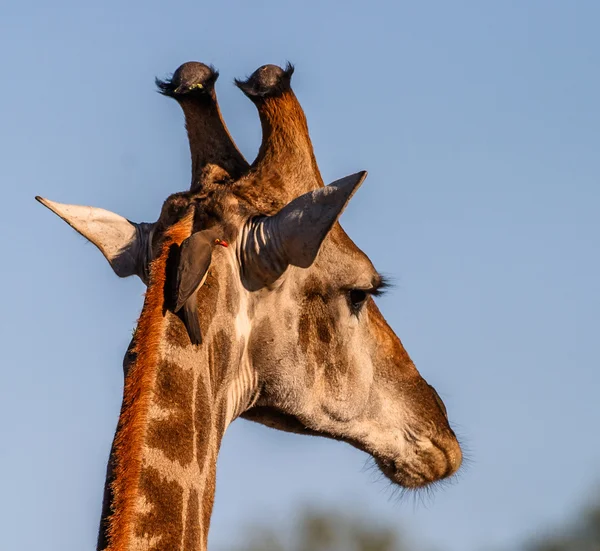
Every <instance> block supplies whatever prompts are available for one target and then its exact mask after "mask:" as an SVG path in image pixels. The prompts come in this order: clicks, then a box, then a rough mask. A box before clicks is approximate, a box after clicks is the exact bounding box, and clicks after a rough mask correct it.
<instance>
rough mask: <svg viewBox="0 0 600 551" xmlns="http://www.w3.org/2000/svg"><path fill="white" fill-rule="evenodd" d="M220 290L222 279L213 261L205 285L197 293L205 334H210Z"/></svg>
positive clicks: (199, 312)
mask: <svg viewBox="0 0 600 551" xmlns="http://www.w3.org/2000/svg"><path fill="white" fill-rule="evenodd" d="M221 269H222V268H221ZM220 292H221V281H220V273H219V268H218V266H216V265H215V264H214V263H213V265H212V266H211V267H210V269H209V270H208V274H207V276H206V281H205V282H204V285H203V286H202V287H201V288H200V290H199V291H198V294H197V295H196V300H197V302H198V315H199V316H200V328H201V330H202V334H203V335H208V330H209V328H210V325H211V323H212V320H213V318H214V316H215V312H216V311H217V306H218V303H219V293H220Z"/></svg>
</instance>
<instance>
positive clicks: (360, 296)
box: [348, 289, 369, 314]
mask: <svg viewBox="0 0 600 551" xmlns="http://www.w3.org/2000/svg"><path fill="white" fill-rule="evenodd" d="M368 296H369V295H368V294H367V292H366V291H363V290H362V289H351V290H350V291H348V302H349V303H350V310H352V313H353V314H358V312H359V311H360V309H361V308H362V306H363V305H364V303H365V302H366V300H367V298H368Z"/></svg>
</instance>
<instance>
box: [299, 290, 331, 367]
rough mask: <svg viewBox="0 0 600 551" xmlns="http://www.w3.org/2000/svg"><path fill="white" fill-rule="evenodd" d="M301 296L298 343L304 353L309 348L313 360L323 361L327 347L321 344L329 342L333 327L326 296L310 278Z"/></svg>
mask: <svg viewBox="0 0 600 551" xmlns="http://www.w3.org/2000/svg"><path fill="white" fill-rule="evenodd" d="M303 297H304V298H303V301H302V306H301V309H300V320H299V322H298V344H299V345H300V349H301V350H302V352H304V353H305V354H306V353H308V352H309V350H310V352H311V353H312V355H313V356H314V357H315V360H316V361H317V362H318V363H323V362H324V361H325V358H326V356H327V347H326V346H323V344H329V343H331V340H332V336H333V329H334V321H333V320H332V319H331V314H330V313H329V312H328V309H327V302H328V296H327V294H326V293H325V292H324V291H322V290H321V288H320V286H319V284H318V282H317V281H316V280H314V279H312V278H311V279H309V280H308V281H307V282H306V286H305V288H304V291H303ZM316 341H319V342H316ZM311 345H312V346H311Z"/></svg>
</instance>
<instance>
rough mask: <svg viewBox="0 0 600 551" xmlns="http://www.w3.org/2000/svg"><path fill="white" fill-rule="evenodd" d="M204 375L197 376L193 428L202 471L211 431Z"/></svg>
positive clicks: (210, 413)
mask: <svg viewBox="0 0 600 551" xmlns="http://www.w3.org/2000/svg"><path fill="white" fill-rule="evenodd" d="M205 379H206V374H205V373H201V374H200V375H199V376H198V389H197V391H196V400H195V403H196V405H195V409H196V411H195V416H194V428H195V431H196V461H197V462H198V466H199V467H200V469H201V470H202V468H203V467H204V462H205V461H206V456H207V453H208V449H209V446H210V434H211V430H212V410H211V403H212V398H211V397H210V396H209V393H208V389H207V388H206V380H205Z"/></svg>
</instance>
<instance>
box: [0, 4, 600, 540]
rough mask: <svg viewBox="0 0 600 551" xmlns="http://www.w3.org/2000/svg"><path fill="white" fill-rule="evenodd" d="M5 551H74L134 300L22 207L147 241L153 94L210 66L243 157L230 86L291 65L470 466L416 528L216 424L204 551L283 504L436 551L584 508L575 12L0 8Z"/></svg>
mask: <svg viewBox="0 0 600 551" xmlns="http://www.w3.org/2000/svg"><path fill="white" fill-rule="evenodd" d="M1 13H2V16H1V17H0V51H1V52H2V66H3V85H2V86H1V87H0V105H2V117H1V120H2V123H1V127H0V128H1V130H0V151H2V164H1V167H2V168H1V172H2V182H3V187H2V189H3V204H4V209H3V216H2V233H3V234H4V236H5V237H4V240H3V243H4V258H5V262H4V263H3V265H2V270H0V283H1V284H2V286H3V288H4V289H5V295H4V299H3V309H4V312H5V316H4V323H3V330H2V332H1V333H0V335H1V337H0V338H1V339H2V345H3V346H2V348H3V350H4V351H5V355H6V356H7V357H5V361H4V362H3V365H4V368H3V370H2V373H3V376H4V383H3V384H2V385H1V386H0V420H1V421H0V423H1V427H0V430H1V432H2V434H3V438H2V443H0V464H1V465H2V467H3V472H4V476H3V481H4V487H3V495H4V499H3V500H2V503H0V517H1V518H2V519H3V525H4V527H5V528H4V534H3V541H4V545H5V546H6V549H19V550H23V551H27V550H36V549H42V548H44V549H51V550H54V549H56V550H58V549H60V550H61V551H69V550H80V549H91V548H92V547H93V545H94V542H95V538H96V531H97V524H98V518H99V514H100V505H101V496H102V485H103V479H104V468H105V461H106V457H107V454H108V450H109V447H110V442H111V439H112V435H113V431H114V427H115V424H116V421H117V417H118V411H119V406H120V401H121V389H122V371H121V362H122V357H123V354H124V351H125V348H126V346H127V344H128V342H129V337H130V334H131V330H132V328H133V326H134V324H135V320H136V318H137V316H138V314H139V311H140V308H141V305H142V297H143V292H144V288H143V286H142V284H141V283H140V282H139V281H138V280H137V279H128V280H119V279H118V278H117V277H116V276H114V274H113V273H112V271H111V270H110V268H109V266H108V264H107V263H106V262H105V260H104V259H103V258H102V256H101V255H100V254H99V253H98V252H97V250H96V249H95V248H94V247H93V246H91V245H89V244H87V243H85V241H84V240H83V239H82V238H81V237H79V236H78V235H77V234H75V232H73V231H72V230H71V229H70V228H68V227H67V226H66V224H64V223H62V222H61V221H60V220H59V219H58V218H56V217H54V216H53V215H52V214H51V213H50V212H48V211H46V210H45V209H43V207H41V206H40V205H39V204H37V203H36V202H35V201H34V200H33V197H34V195H36V194H39V195H42V196H46V197H49V198H51V199H53V200H57V201H63V202H71V203H79V204H91V205H95V206H99V207H104V208H108V209H111V210H114V211H116V212H118V213H120V214H123V215H125V216H127V217H128V218H130V219H132V220H138V221H152V220H155V219H156V217H157V215H158V213H159V209H160V206H161V204H162V201H163V200H164V198H165V197H166V196H167V195H168V194H170V193H171V192H173V191H177V190H182V189H184V188H185V187H186V186H187V185H188V182H189V158H188V150H187V141H186V136H185V132H184V130H183V123H182V115H181V113H180V110H179V107H178V106H177V105H176V104H175V102H173V101H170V100H168V99H166V98H163V97H161V96H159V95H158V94H157V93H155V91H154V84H153V79H154V77H155V76H161V77H163V76H166V75H168V74H169V73H171V72H172V71H173V70H174V69H175V68H176V67H177V66H178V65H180V64H181V63H182V62H184V61H189V60H199V61H204V62H211V63H214V64H215V65H216V66H217V67H218V69H219V70H220V72H221V78H220V80H219V82H218V86H217V91H218V94H219V98H220V102H221V106H222V109H223V111H224V115H225V117H226V119H227V122H228V125H229V128H230V130H231V131H232V134H233V135H234V137H235V139H236V141H237V143H238V145H239V146H240V148H241V150H242V151H243V153H244V154H245V155H246V156H247V158H248V159H253V158H254V155H255V154H256V152H257V149H258V145H259V143H260V126H259V123H258V119H257V116H256V113H255V109H254V107H253V106H252V105H251V104H250V102H249V101H248V100H247V99H245V98H244V97H243V95H242V94H241V93H240V92H239V91H238V90H236V89H235V88H234V87H233V85H232V79H233V78H234V77H243V76H245V75H247V74H249V73H251V72H252V71H253V70H254V69H256V68H257V67H258V66H260V65H262V64H265V63H279V64H283V63H284V62H285V61H286V60H290V61H292V62H294V63H295V64H296V73H295V75H294V81H293V84H294V88H295V90H296V92H297V95H298V97H299V99H300V101H301V102H302V104H303V106H304V108H305V111H306V114H307V117H308V121H309V126H310V129H311V135H312V138H313V142H314V146H315V151H316V155H317V159H318V160H319V163H320V166H321V170H322V172H323V175H324V177H325V179H326V180H329V181H331V180H334V179H336V178H338V177H340V176H343V175H345V174H348V173H351V172H354V171H356V170H361V169H366V170H368V171H369V177H368V179H367V181H366V183H365V184H364V185H363V187H362V188H361V190H360V191H359V192H358V193H357V195H356V196H355V198H354V199H353V200H352V202H351V204H350V206H349V208H348V209H347V211H346V213H345V214H344V216H343V217H342V224H343V225H344V227H345V229H346V230H347V231H348V233H349V234H350V236H351V237H352V238H353V239H354V240H355V241H356V242H357V243H358V244H359V245H360V246H361V247H362V248H363V249H364V250H365V251H366V252H367V253H368V254H369V255H370V257H371V258H372V260H373V261H374V262H375V264H376V266H377V267H378V269H379V270H380V271H381V272H383V273H386V274H388V275H390V276H392V277H393V278H394V279H395V280H396V287H395V289H394V291H393V292H391V293H389V294H388V295H386V296H385V297H382V298H381V299H380V300H379V302H380V305H381V308H382V310H383V312H384V314H385V315H386V317H387V318H388V320H389V321H390V323H391V324H392V326H393V327H394V328H395V330H396V332H397V333H398V335H399V336H400V337H401V338H402V340H403V342H404V344H405V346H406V348H407V350H408V351H409V353H410V354H411V355H412V357H413V359H414V361H415V362H416V364H417V366H418V367H419V369H420V371H421V373H422V374H423V375H424V376H425V377H426V378H427V380H428V381H429V382H430V383H431V384H433V385H434V386H435V387H436V388H437V389H438V391H439V393H440V395H441V396H442V397H443V398H444V400H445V402H446V405H447V406H448V409H449V413H450V418H451V421H453V423H454V424H455V426H456V427H457V428H458V432H459V434H460V435H461V436H462V438H463V440H464V441H465V442H466V444H467V446H468V449H469V450H470V453H469V455H470V457H471V459H472V461H471V464H470V466H469V467H468V468H466V469H465V470H464V471H463V473H462V474H461V476H460V477H459V479H458V481H457V483H456V484H454V485H452V486H450V487H448V488H446V489H443V490H440V491H438V492H437V493H436V494H435V496H434V497H433V498H432V499H428V500H426V503H425V504H424V505H416V506H413V502H412V501H411V500H409V501H407V502H406V503H400V504H397V503H395V502H394V501H390V500H389V492H388V491H387V490H386V486H385V484H382V483H377V482H374V481H373V476H372V475H370V474H369V473H365V472H363V470H362V468H363V465H364V460H365V456H364V455H363V454H362V453H360V452H358V451H356V450H353V449H350V448H349V447H348V446H345V445H343V444H341V443H337V442H329V441H325V440H321V439H314V438H308V437H300V436H293V435H287V434H283V433H278V432H275V431H270V430H268V429H265V428H263V427H260V426H257V425H252V424H250V423H247V422H244V421H238V422H236V423H234V425H233V426H232V427H231V428H230V430H229V432H228V434H227V435H226V438H225V442H224V446H223V449H222V453H221V458H220V464H219V473H218V489H217V499H216V507H215V513H214V517H213V526H212V533H211V543H212V544H213V545H214V547H213V548H214V549H227V548H228V543H229V542H231V541H232V538H234V536H235V535H236V534H237V533H238V532H239V530H240V529H241V527H243V526H245V525H246V524H249V523H252V522H253V521H259V522H266V523H271V524H280V523H285V522H288V521H289V518H290V514H291V513H292V512H293V511H295V510H296V508H297V507H298V506H299V505H301V504H304V503H318V504H322V505H324V506H331V507H344V508H347V509H350V510H352V511H355V512H357V513H359V514H364V515H368V516H370V517H380V518H382V519H385V520H388V521H390V522H392V523H397V525H398V527H399V528H400V529H402V528H406V530H408V531H409V533H410V534H411V535H412V537H413V539H414V540H415V541H419V542H423V543H425V544H427V545H428V546H429V547H430V548H438V549H445V550H448V551H474V550H476V549H484V548H485V549H490V548H496V549H498V548H501V547H504V548H511V547H512V546H513V545H514V544H515V542H517V541H519V540H520V539H521V538H522V537H525V536H527V535H530V534H532V533H536V532H541V531H543V530H545V529H546V528H548V527H552V526H554V525H556V523H558V522H560V521H561V520H562V519H565V518H566V517H568V516H569V515H571V514H573V513H574V512H575V511H576V510H577V507H578V506H579V504H580V503H582V501H585V500H586V499H588V498H590V497H591V496H592V495H594V493H597V490H598V487H599V486H598V485H599V484H600V439H598V438H597V435H598V422H599V421H600V401H599V400H598V389H599V388H600V365H599V361H598V353H597V342H598V334H599V330H600V319H599V317H600V314H599V312H600V290H599V286H600V255H599V254H598V252H599V245H600V220H599V217H598V212H599V208H600V181H599V180H600V178H599V176H600V155H599V151H600V107H599V105H600V104H599V103H598V98H599V97H600V77H599V76H598V75H599V73H598V67H599V66H600V34H599V33H598V21H599V20H600V4H598V3H597V2H592V1H589V2H588V1H584V0H580V1H578V2H558V1H550V0H548V1H543V2H542V1H530V2H521V1H506V2H496V3H492V2H475V1H472V2H464V1H454V2H418V3H416V2H415V3H407V2H398V1H394V2H391V1H390V2H351V1H346V2H343V3H334V2H323V1H321V2H297V3H295V4H293V5H292V4H291V3H285V2H262V3H260V4H259V3H247V2H214V3H210V4H209V5H206V6H205V5H203V4H202V3H200V2H169V3H167V2H161V3H159V2H139V1H132V2H127V3H122V2H117V1H115V0H107V1H105V2H101V3H95V4H90V3H81V2H75V1H60V0H59V1H57V2H52V3H51V4H49V3H47V2H40V1H39V0H31V1H20V2H14V1H13V2H9V3H8V4H7V3H4V4H3V6H2V9H1Z"/></svg>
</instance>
